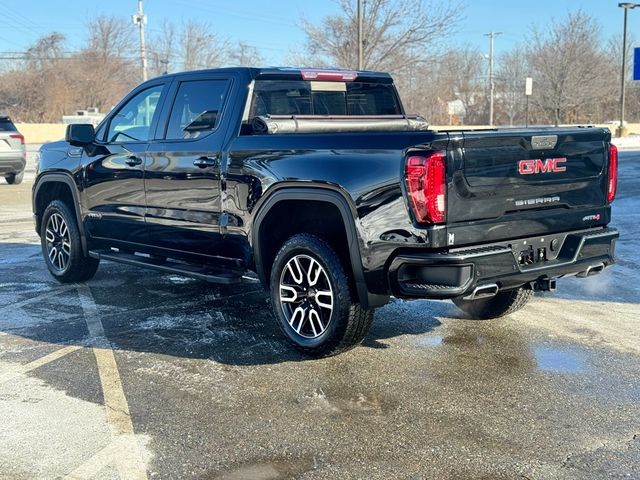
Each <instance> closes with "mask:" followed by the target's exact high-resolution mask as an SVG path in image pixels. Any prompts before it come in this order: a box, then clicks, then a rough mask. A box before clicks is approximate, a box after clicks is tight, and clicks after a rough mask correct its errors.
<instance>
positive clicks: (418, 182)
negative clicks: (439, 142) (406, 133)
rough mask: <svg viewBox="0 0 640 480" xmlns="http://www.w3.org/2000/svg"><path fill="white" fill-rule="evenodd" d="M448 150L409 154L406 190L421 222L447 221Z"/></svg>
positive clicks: (414, 211)
mask: <svg viewBox="0 0 640 480" xmlns="http://www.w3.org/2000/svg"><path fill="white" fill-rule="evenodd" d="M446 165H447V154H446V152H442V151H439V152H431V153H428V154H426V155H412V156H410V157H407V163H406V181H407V192H408V194H409V198H410V199H411V204H412V206H413V213H414V214H415V216H416V219H417V220H418V222H420V223H444V221H445V219H446V211H445V209H446V203H447V202H446V200H447V175H446V173H447V169H446Z"/></svg>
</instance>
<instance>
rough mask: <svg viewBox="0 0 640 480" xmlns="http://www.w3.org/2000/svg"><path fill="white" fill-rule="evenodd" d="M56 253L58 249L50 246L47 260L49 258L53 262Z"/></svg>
mask: <svg viewBox="0 0 640 480" xmlns="http://www.w3.org/2000/svg"><path fill="white" fill-rule="evenodd" d="M56 255H58V249H57V248H56V247H51V250H49V260H51V263H54V260H55V258H56Z"/></svg>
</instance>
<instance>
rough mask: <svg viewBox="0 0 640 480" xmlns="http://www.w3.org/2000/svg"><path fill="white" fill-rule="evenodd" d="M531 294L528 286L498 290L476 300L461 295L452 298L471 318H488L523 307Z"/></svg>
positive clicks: (507, 313)
mask: <svg viewBox="0 0 640 480" xmlns="http://www.w3.org/2000/svg"><path fill="white" fill-rule="evenodd" d="M532 296H533V290H531V289H529V288H516V289H513V290H507V291H504V292H498V294H497V295H496V296H495V297H490V298H479V299H477V300H465V299H463V298H462V297H458V298H454V299H453V303H455V304H456V306H457V307H458V308H459V309H460V310H462V311H463V312H465V313H467V314H468V315H470V316H471V317H472V318H477V319H480V320H488V319H491V318H499V317H504V316H505V315H509V314H511V313H513V312H515V311H517V310H520V309H521V308H522V307H524V306H525V305H526V304H527V302H528V301H529V299H530V298H531V297H532Z"/></svg>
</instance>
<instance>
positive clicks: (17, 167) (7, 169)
mask: <svg viewBox="0 0 640 480" xmlns="http://www.w3.org/2000/svg"><path fill="white" fill-rule="evenodd" d="M26 165H27V162H26V160H25V159H24V156H23V154H22V153H21V152H18V151H16V152H2V153H0V175H10V174H17V173H20V172H22V171H24V169H25V167H26Z"/></svg>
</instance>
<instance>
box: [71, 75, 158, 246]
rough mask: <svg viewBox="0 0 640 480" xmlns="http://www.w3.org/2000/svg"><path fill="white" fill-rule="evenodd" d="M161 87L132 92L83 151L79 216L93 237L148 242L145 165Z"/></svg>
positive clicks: (154, 86) (156, 86) (149, 87)
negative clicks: (145, 219)
mask: <svg viewBox="0 0 640 480" xmlns="http://www.w3.org/2000/svg"><path fill="white" fill-rule="evenodd" d="M164 88H165V84H164V82H163V83H158V84H157V85H152V86H148V87H146V88H144V89H142V90H141V91H139V92H137V93H134V94H133V95H132V96H131V97H130V98H129V100H127V101H125V102H124V103H123V104H122V106H121V107H119V108H118V109H117V110H116V111H115V112H114V113H113V114H111V115H110V116H109V118H108V119H107V120H106V123H105V127H104V128H101V129H100V130H99V131H98V137H99V138H97V141H96V143H95V144H93V145H90V146H89V147H87V148H85V149H84V152H83V165H85V167H84V179H83V184H84V189H83V205H84V206H85V211H84V212H83V217H84V221H85V225H86V228H87V230H88V231H89V234H90V235H91V236H92V237H93V238H96V239H105V240H118V241H123V242H128V243H134V244H135V243H146V229H145V221H144V214H145V206H146V205H145V194H144V162H145V158H146V155H147V148H148V146H149V139H150V137H151V132H153V131H154V128H155V124H156V123H157V116H158V114H159V110H160V109H159V108H156V107H158V106H159V105H160V102H161V101H162V99H163V90H164Z"/></svg>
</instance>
